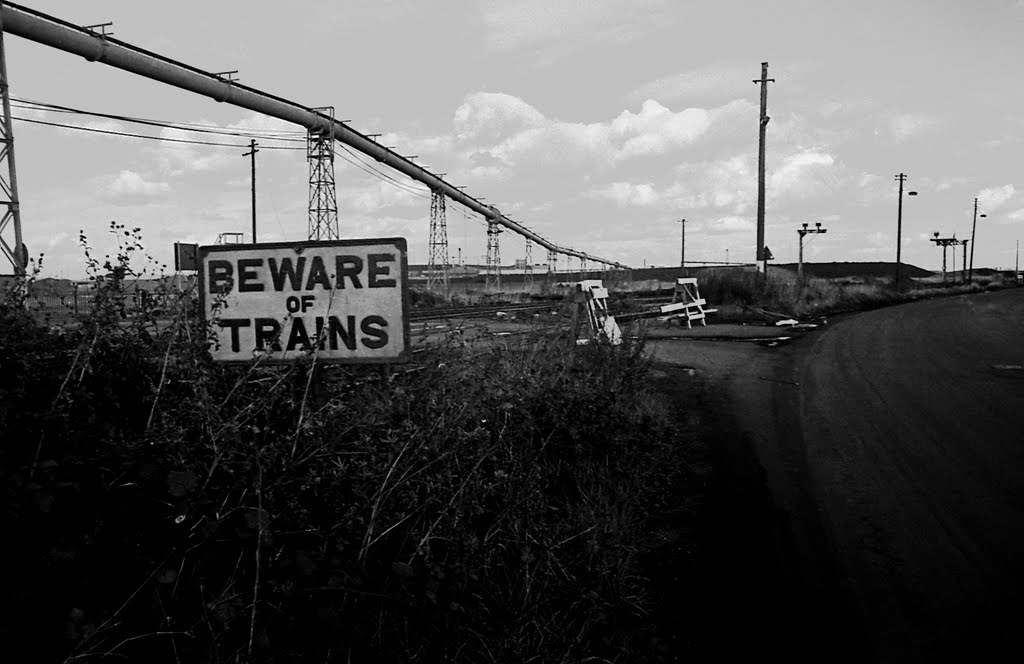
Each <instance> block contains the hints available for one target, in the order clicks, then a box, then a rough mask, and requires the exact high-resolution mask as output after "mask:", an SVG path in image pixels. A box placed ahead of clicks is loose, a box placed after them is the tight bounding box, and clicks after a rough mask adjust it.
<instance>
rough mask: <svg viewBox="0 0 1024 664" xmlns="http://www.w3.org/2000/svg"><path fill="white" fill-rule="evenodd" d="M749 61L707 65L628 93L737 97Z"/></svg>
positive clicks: (748, 70) (655, 96)
mask: <svg viewBox="0 0 1024 664" xmlns="http://www.w3.org/2000/svg"><path fill="white" fill-rule="evenodd" d="M751 70H752V68H751V67H750V65H739V64H730V65H710V66H707V67H701V68H700V69H691V70H689V71H685V72H682V73H679V74H673V75H671V76H664V77H662V78H659V79H657V80H654V81H650V82H648V83H644V84H643V85H641V86H639V87H638V88H636V89H635V90H633V91H632V92H630V93H629V98H630V99H633V100H642V99H664V100H674V99H693V98H703V97H714V96H723V95H724V96H728V97H732V98H735V97H739V96H741V95H743V94H746V93H747V91H748V90H747V85H749V83H747V84H746V85H744V82H745V81H746V80H747V79H749V78H751V77H750V76H748V74H750V73H751Z"/></svg>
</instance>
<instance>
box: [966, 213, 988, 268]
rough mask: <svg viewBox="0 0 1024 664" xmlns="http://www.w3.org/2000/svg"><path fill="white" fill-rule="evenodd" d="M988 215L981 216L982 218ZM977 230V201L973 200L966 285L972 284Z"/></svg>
mask: <svg viewBox="0 0 1024 664" xmlns="http://www.w3.org/2000/svg"><path fill="white" fill-rule="evenodd" d="M987 216H988V215H986V214H983V215H981V217H982V218H985V217H987ZM977 228H978V199H977V198H975V199H974V221H972V222H971V266H970V267H969V268H968V269H967V283H969V284H973V283H974V231H975V230H976V229H977Z"/></svg>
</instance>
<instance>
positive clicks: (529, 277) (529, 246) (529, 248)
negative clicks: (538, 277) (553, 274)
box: [523, 238, 533, 288]
mask: <svg viewBox="0 0 1024 664" xmlns="http://www.w3.org/2000/svg"><path fill="white" fill-rule="evenodd" d="M523 281H524V282H526V287H527V288H529V287H530V285H531V284H533V242H532V241H531V240H530V238H526V265H525V266H523Z"/></svg>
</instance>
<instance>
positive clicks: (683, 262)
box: [679, 219, 686, 277]
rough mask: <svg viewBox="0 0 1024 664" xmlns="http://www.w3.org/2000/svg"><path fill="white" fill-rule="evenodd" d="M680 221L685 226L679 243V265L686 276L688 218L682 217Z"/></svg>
mask: <svg viewBox="0 0 1024 664" xmlns="http://www.w3.org/2000/svg"><path fill="white" fill-rule="evenodd" d="M679 223H680V224H681V225H682V227H683V232H682V241H681V243H680V245H679V267H680V268H681V269H682V272H683V276H684V277H685V276H686V220H685V219H680V220H679Z"/></svg>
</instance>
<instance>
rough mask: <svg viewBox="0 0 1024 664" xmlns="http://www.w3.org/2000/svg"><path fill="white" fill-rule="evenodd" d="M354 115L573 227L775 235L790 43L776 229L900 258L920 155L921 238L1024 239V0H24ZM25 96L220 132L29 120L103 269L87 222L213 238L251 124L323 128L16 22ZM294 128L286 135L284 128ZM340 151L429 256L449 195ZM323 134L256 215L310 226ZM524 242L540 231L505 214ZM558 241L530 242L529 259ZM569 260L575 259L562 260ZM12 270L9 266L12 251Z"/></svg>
mask: <svg viewBox="0 0 1024 664" xmlns="http://www.w3.org/2000/svg"><path fill="white" fill-rule="evenodd" d="M24 4H27V5H28V6H31V7H32V8H33V9H36V10H39V11H42V12H45V13H48V14H51V15H54V16H57V17H59V18H61V19H64V20H66V21H69V22H71V23H75V24H79V25H89V24H96V23H103V22H107V21H113V22H114V25H113V27H112V28H111V29H112V30H113V33H114V36H115V37H117V38H118V39H121V40H124V41H127V42H129V43H131V44H134V45H136V46H140V47H142V48H145V49H148V50H151V51H155V52H157V53H160V54H162V55H165V56H167V57H170V58H174V59H177V60H180V61H182V62H185V63H187V64H189V65H192V66H195V67H198V68H200V69H204V70H207V71H213V72H219V71H227V70H233V69H237V70H238V71H239V73H238V74H237V76H238V78H239V79H240V81H241V82H242V83H244V84H246V85H249V86H252V87H255V88H258V89H261V90H264V91H266V92H270V93H272V94H275V95H278V96H282V97H285V98H288V99H291V100H293V101H296V102H298V103H301V104H304V105H308V106H328V105H333V106H334V107H335V109H336V115H337V117H338V118H339V119H344V120H351V124H352V126H353V127H354V128H356V129H358V130H360V131H362V132H365V133H381V134H383V136H382V137H381V138H380V141H381V142H382V143H383V144H384V145H388V146H395V147H396V151H398V152H399V153H401V154H405V155H417V156H418V158H417V160H416V161H417V162H419V163H421V164H425V165H426V166H428V167H429V168H431V169H432V170H434V171H436V172H443V173H446V174H447V177H446V179H447V180H448V181H450V182H452V183H453V184H456V185H464V186H465V187H466V191H467V192H468V193H470V194H472V195H474V196H477V197H482V198H484V199H485V201H486V202H487V203H490V204H494V205H497V206H498V207H499V208H500V209H501V210H502V211H503V212H505V213H507V214H508V215H509V216H511V217H512V218H514V219H516V220H517V221H520V222H521V223H523V224H524V225H526V226H528V227H529V228H531V229H533V230H535V231H536V232H538V233H540V234H541V235H543V236H545V237H548V238H550V239H551V240H552V241H554V242H556V243H558V244H561V245H563V246H569V247H573V248H576V249H580V250H583V251H587V252H589V253H592V254H595V255H598V256H601V257H605V258H609V259H612V260H616V261H621V262H624V263H628V264H631V265H635V266H641V265H643V264H645V263H646V264H647V265H655V264H656V265H668V264H677V263H678V259H679V231H680V227H679V224H678V223H676V220H677V219H680V218H686V219H687V220H688V222H687V258H688V259H695V260H699V259H705V260H723V259H724V258H725V257H726V252H729V253H728V256H729V259H730V260H731V261H752V260H753V258H754V244H755V219H756V207H757V194H756V191H757V180H756V178H757V127H758V122H757V121H758V86H757V85H754V84H753V83H752V79H754V78H757V77H758V76H759V75H760V63H761V62H762V61H767V62H768V63H769V66H770V69H769V76H771V77H773V78H775V79H776V81H777V82H776V83H774V84H771V86H770V89H769V99H768V105H769V108H768V114H769V115H770V116H771V122H770V123H769V125H768V144H767V150H768V160H767V172H768V180H767V190H768V198H767V215H766V217H767V230H766V242H767V244H768V246H769V247H770V248H771V250H772V252H773V253H774V254H775V258H776V260H777V261H780V262H786V261H795V260H796V257H797V246H798V244H797V237H798V236H797V233H796V229H797V228H798V226H799V225H800V224H801V223H803V222H810V223H813V222H816V221H821V222H823V223H824V225H825V226H826V227H827V228H828V229H829V232H828V234H826V235H823V236H817V237H813V239H812V241H810V242H809V243H808V245H807V249H806V252H807V253H806V259H807V260H811V261H860V260H871V261H874V260H885V261H892V260H893V259H894V254H895V236H896V208H897V184H896V182H895V181H894V176H895V174H896V173H899V172H901V171H902V172H904V173H906V174H907V175H908V180H907V188H908V189H914V190H916V191H918V192H919V196H917V197H915V198H909V199H904V207H903V212H904V215H903V222H904V224H903V230H904V238H903V239H904V249H903V257H904V261H906V262H908V263H913V264H916V265H920V266H922V267H925V268H929V269H936V268H937V267H938V266H940V265H941V257H940V253H939V251H938V250H937V249H936V248H935V247H934V246H933V245H932V244H931V243H929V242H928V238H929V237H931V234H932V232H934V231H940V232H942V233H943V234H944V235H945V234H953V233H956V235H957V237H961V238H962V237H969V236H970V232H971V215H972V210H973V201H974V198H975V197H978V198H979V201H980V203H979V211H980V212H984V213H986V214H987V215H988V216H987V218H986V219H983V220H981V221H979V223H978V243H977V251H976V254H975V264H976V265H983V266H1012V265H1013V262H1014V247H1015V241H1016V240H1017V238H1018V237H1020V236H1021V235H1024V232H1022V231H1024V181H1022V180H1021V177H1022V174H1024V169H1022V155H1024V87H1022V86H1021V85H1020V84H1019V81H1018V78H1019V77H1018V76H1017V70H1018V69H1019V67H1020V63H1021V62H1024V39H1022V38H1021V35H1022V34H1024V2H1020V1H1019V0H971V1H968V0H957V1H954V0H927V1H926V0H905V1H903V2H898V3H894V2H890V1H876V0H860V1H859V2H849V1H847V0H843V1H832V0H806V1H798V0H772V1H771V2H767V1H765V2H758V1H754V0H747V1H730V0H716V1H715V2H703V1H702V2H698V1H691V0H494V1H491V0H479V1H471V0H438V1H436V2H417V1H414V0H375V1H374V2H369V1H365V2H356V1H355V0H298V1H296V2H292V3H285V4H282V3H280V2H273V3H272V2H269V1H267V0H247V1H245V2H242V1H241V0H230V1H229V0H202V1H199V0H177V1H176V2H159V3H158V2H140V1H139V0H90V2H81V1H80V0H24ZM6 47H7V58H8V75H9V79H10V92H11V95H12V97H13V98H15V99H16V100H19V101H16V102H15V108H14V109H13V111H12V115H14V116H15V117H17V118H27V119H33V120H42V121H45V122H53V123H57V124H66V125H67V124H70V125H75V126H80V127H88V128H93V129H102V130H107V131H118V132H129V133H138V134H145V135H149V136H157V137H163V138H175V139H180V140H197V141H207V142H217V143H225V144H228V145H233V146H236V147H222V146H209V145H194V144H190V143H172V142H166V141H156V140H145V139H137V138H128V137H119V136H113V135H109V134H100V133H93V132H84V131H79V130H75V129H70V128H62V127H54V126H48V125H42V124H31V123H27V122H16V124H15V138H16V149H17V163H18V180H19V188H20V195H21V200H22V218H23V225H24V229H25V238H26V242H27V244H28V246H29V249H30V252H31V253H32V254H33V255H36V254H38V253H40V252H45V254H46V260H45V265H46V269H45V272H46V273H47V274H49V275H54V276H56V275H63V276H68V277H78V276H81V275H82V274H83V273H84V268H83V261H82V258H81V251H80V249H79V248H78V233H79V230H84V231H85V233H86V234H87V235H88V236H89V238H90V241H91V242H92V243H93V244H94V245H97V246H98V247H100V248H102V249H104V250H107V249H108V247H109V243H108V240H107V238H106V237H105V236H106V235H107V226H108V223H109V221H110V220H117V221H119V222H122V223H126V224H128V225H130V226H138V227H141V228H142V232H143V236H144V239H145V243H146V245H147V246H148V247H149V249H150V250H151V251H152V253H153V254H154V255H155V256H156V257H157V258H158V259H160V260H162V261H168V262H170V260H171V247H172V244H173V242H175V241H186V242H198V243H201V244H207V243H213V242H214V240H215V239H216V237H217V235H218V234H219V233H223V232H232V231H238V232H246V233H248V230H249V226H250V208H249V205H250V202H249V201H250V198H249V168H250V163H249V159H248V158H247V157H244V156H243V155H242V153H243V152H244V151H245V150H246V148H245V147H243V146H244V145H245V144H247V143H248V137H249V136H250V135H253V136H255V137H256V138H257V140H258V141H259V142H260V143H261V145H263V146H265V147H290V148H303V143H301V142H294V141H289V140H287V139H294V138H301V137H302V136H303V135H304V134H303V133H302V132H301V131H300V130H299V128H298V127H295V126H292V125H288V124H285V123H283V122H279V121H277V120H274V119H272V118H267V117H263V116H259V115H256V114H253V113H250V112H248V111H243V110H241V109H236V108H233V107H230V106H227V105H224V104H218V103H216V102H214V101H212V100H209V99H206V98H204V97H199V96H196V95H193V94H191V93H187V92H183V91H179V90H177V89H174V88H170V87H167V86H164V85H161V84H158V83H155V82H152V81H149V80H147V79H143V78H140V77H137V76H134V75H131V74H128V73H125V72H121V71H119V70H115V69H112V68H110V67H107V66H104V65H100V64H94V63H88V62H86V61H85V60H84V59H82V58H79V57H76V56H71V55H68V54H65V53H63V52H60V51H56V50H53V49H49V48H47V47H43V46H39V45H37V44H34V43H32V42H28V41H26V40H24V39H21V38H18V37H13V36H9V35H8V36H7V37H6ZM20 100H27V101H31V102H43V103H46V104H55V105H60V106H64V107H69V108H73V109H81V110H85V111H92V112H100V113H107V114H113V115H119V116H128V117H133V118H145V119H154V120H160V121H163V122H170V123H179V124H189V125H202V126H206V127H214V128H221V129H225V130H228V131H230V132H233V133H235V134H238V135H237V136H224V135H219V134H208V133H195V132H183V131H179V130H172V129H166V128H159V127H149V126H140V125H136V124H132V123H129V122H126V121H122V120H111V119H105V118H98V117H94V116H88V115H79V114H69V113H59V112H54V111H40V110H38V109H37V108H36V109H32V108H27V107H26V106H27V105H26V104H25V103H24V101H20ZM282 139H284V140H282ZM345 156H346V157H348V159H349V160H351V161H353V162H356V163H355V164H352V163H349V161H344V160H341V159H340V157H339V160H338V162H337V164H336V177H337V197H338V207H339V217H340V226H341V233H342V236H344V237H382V236H394V235H400V236H404V237H406V238H408V240H409V245H410V260H411V261H412V262H425V261H426V257H427V232H428V219H429V205H430V201H429V196H428V195H427V194H426V193H425V190H424V189H423V188H422V186H420V185H417V184H415V183H411V182H409V181H407V180H405V179H404V178H402V177H401V176H398V178H397V179H398V180H399V181H400V182H402V183H403V184H402V186H401V187H399V186H395V184H393V183H392V182H389V181H387V180H384V179H381V178H379V177H377V176H376V175H375V174H373V173H367V172H366V170H365V165H364V164H361V163H359V162H358V161H356V160H355V159H353V158H352V157H350V156H349V155H345ZM307 181H308V167H307V164H306V161H305V154H304V150H303V149H287V150H282V149H261V152H260V153H259V154H258V156H257V195H258V201H257V211H258V226H259V234H260V239H261V240H265V241H279V240H300V239H305V237H306V232H307V212H306V208H307ZM448 232H449V243H450V252H451V255H452V258H453V260H456V259H457V258H458V257H459V255H460V250H461V256H462V258H463V260H464V261H465V262H467V263H468V262H480V261H481V259H482V255H483V254H484V253H485V250H486V249H485V247H486V237H485V226H484V225H483V224H482V223H481V221H480V219H479V218H478V217H476V216H475V215H468V216H467V215H463V214H461V213H460V212H459V208H455V207H454V206H453V207H450V208H449V214H448ZM501 255H502V259H503V262H505V263H511V262H512V260H513V259H515V258H521V257H523V255H524V242H523V241H522V239H520V238H518V237H516V236H513V235H512V234H504V235H502V244H501ZM544 258H545V257H544V255H543V253H542V251H540V250H539V249H535V251H534V260H535V261H536V262H543V261H544ZM562 265H564V261H563V262H562ZM2 271H4V272H6V271H7V270H6V268H5V269H4V270H2Z"/></svg>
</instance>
